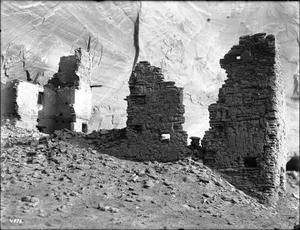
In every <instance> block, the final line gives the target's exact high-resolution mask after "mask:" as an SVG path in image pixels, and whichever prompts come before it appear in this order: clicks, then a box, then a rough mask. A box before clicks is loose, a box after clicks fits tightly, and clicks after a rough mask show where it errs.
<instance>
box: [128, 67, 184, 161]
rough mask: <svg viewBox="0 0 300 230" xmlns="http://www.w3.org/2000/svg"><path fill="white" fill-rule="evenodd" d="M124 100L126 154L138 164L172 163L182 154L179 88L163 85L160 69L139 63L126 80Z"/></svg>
mask: <svg viewBox="0 0 300 230" xmlns="http://www.w3.org/2000/svg"><path fill="white" fill-rule="evenodd" d="M129 89H130V95H129V96H128V97H127V98H126V100H127V103H128V107H127V114H128V119H127V129H126V137H127V139H128V146H129V149H130V151H129V153H130V155H131V156H134V157H135V158H136V159H139V160H157V161H173V160H177V159H179V158H180V157H181V156H182V155H184V154H185V151H186V145H187V133H186V132H185V131H183V128H182V124H183V123H184V116H183V114H184V105H183V103H182V102H183V88H179V87H176V86H175V82H172V81H167V82H165V81H164V77H163V75H162V72H161V69H160V68H157V67H154V66H151V65H150V63H149V62H146V61H143V62H140V63H138V64H137V65H136V67H135V69H134V71H133V72H132V74H131V77H130V79H129Z"/></svg>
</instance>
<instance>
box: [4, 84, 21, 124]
mask: <svg viewBox="0 0 300 230" xmlns="http://www.w3.org/2000/svg"><path fill="white" fill-rule="evenodd" d="M14 85H15V84H14V83H13V82H6V84H3V83H2V82H1V121H3V120H6V119H14V118H16V119H17V116H18V114H17V102H16V95H17V93H16V91H17V89H16V87H14Z"/></svg>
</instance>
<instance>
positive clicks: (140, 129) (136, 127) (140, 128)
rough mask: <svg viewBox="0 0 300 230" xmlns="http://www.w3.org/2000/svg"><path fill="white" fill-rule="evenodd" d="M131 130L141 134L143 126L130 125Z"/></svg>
mask: <svg viewBox="0 0 300 230" xmlns="http://www.w3.org/2000/svg"><path fill="white" fill-rule="evenodd" d="M131 129H133V130H134V131H136V132H142V131H143V126H142V125H132V126H131Z"/></svg>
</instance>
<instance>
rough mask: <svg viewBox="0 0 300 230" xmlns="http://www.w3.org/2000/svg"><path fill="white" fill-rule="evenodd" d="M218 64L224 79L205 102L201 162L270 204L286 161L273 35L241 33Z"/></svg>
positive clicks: (281, 95) (281, 182)
mask: <svg viewBox="0 0 300 230" xmlns="http://www.w3.org/2000/svg"><path fill="white" fill-rule="evenodd" d="M220 65H221V67H222V68H223V69H225V70H226V73H227V77H228V79H227V80H226V81H225V84H223V86H222V88H220V90H219V98H218V101H217V103H214V104H212V105H210V106H209V115H210V129H209V130H208V131H206V133H205V136H204V138H203V140H202V147H203V148H204V151H205V155H204V162H205V164H207V165H209V166H210V167H213V168H216V169H219V170H220V171H223V172H224V173H225V175H227V179H228V180H229V181H230V182H231V183H232V184H234V185H235V186H237V187H238V188H240V189H243V190H246V191H250V190H251V191H252V193H255V194H256V195H258V196H260V198H262V200H264V201H267V202H271V201H272V200H276V197H277V193H278V191H279V190H280V189H284V184H285V162H286V150H285V121H284V108H285V102H284V92H283V85H284V84H283V78H282V73H281V66H280V63H279V58H278V50H277V48H276V43H275V37H274V36H273V35H268V36H266V34H265V33H259V34H254V35H252V36H242V37H240V40H239V44H238V45H235V46H233V47H232V48H231V50H230V51H229V52H228V53H227V54H226V55H225V56H224V58H223V59H221V60H220Z"/></svg>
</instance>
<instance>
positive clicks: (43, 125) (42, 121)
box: [38, 86, 58, 134]
mask: <svg viewBox="0 0 300 230" xmlns="http://www.w3.org/2000/svg"><path fill="white" fill-rule="evenodd" d="M57 107H58V105H57V93H56V90H55V89H53V88H51V87H49V86H45V87H44V100H43V109H42V110H40V111H39V116H38V117H39V118H38V127H39V129H40V131H42V132H44V133H48V134H50V133H53V132H54V131H55V128H56V125H57V120H56V116H57Z"/></svg>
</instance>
